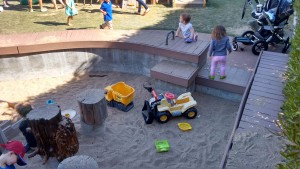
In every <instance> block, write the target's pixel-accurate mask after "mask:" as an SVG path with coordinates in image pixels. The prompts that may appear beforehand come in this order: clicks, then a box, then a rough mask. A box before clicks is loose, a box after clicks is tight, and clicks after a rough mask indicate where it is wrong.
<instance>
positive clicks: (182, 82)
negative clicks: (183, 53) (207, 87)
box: [150, 60, 199, 87]
mask: <svg viewBox="0 0 300 169" xmlns="http://www.w3.org/2000/svg"><path fill="white" fill-rule="evenodd" d="M198 71H199V67H195V66H192V65H190V64H183V63H177V62H172V61H166V60H164V61H162V62H160V63H158V64H157V65H155V66H154V67H153V68H152V69H151V72H150V75H151V77H152V78H154V79H158V80H161V81H165V82H169V83H171V84H175V85H179V86H182V87H189V86H190V85H192V84H193V83H194V82H195V78H196V76H197V74H198Z"/></svg>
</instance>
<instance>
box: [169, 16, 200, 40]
mask: <svg viewBox="0 0 300 169" xmlns="http://www.w3.org/2000/svg"><path fill="white" fill-rule="evenodd" d="M190 21H191V16H190V15H189V14H186V13H183V14H181V15H180V17H179V26H178V29H177V31H176V34H175V36H176V37H181V38H184V40H185V42H186V43H191V42H193V41H197V39H198V35H197V33H196V32H195V30H194V28H193V25H192V24H191V23H190Z"/></svg>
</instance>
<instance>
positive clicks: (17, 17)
mask: <svg viewBox="0 0 300 169" xmlns="http://www.w3.org/2000/svg"><path fill="white" fill-rule="evenodd" d="M9 2H10V3H11V7H10V8H7V10H5V11H4V12H2V13H0V19H1V24H0V34H14V33H24V32H42V31H57V30H66V29H95V28H98V27H99V24H101V23H102V22H103V16H102V14H101V13H100V12H99V10H98V9H99V7H100V4H96V3H94V4H93V5H92V6H90V5H89V4H87V5H85V6H83V4H82V3H81V2H79V4H78V6H77V9H78V11H79V14H78V15H77V16H75V17H74V20H73V21H72V24H73V26H71V27H69V26H66V24H65V23H66V18H67V17H66V16H65V11H64V9H59V10H54V9H51V7H53V5H52V4H51V3H50V2H44V6H45V7H47V8H48V11H47V12H44V13H42V12H39V7H38V5H34V9H35V11H34V12H32V13H30V12H28V9H27V6H24V5H20V3H19V1H9ZM88 2H89V1H88ZM243 3H244V1H241V0H226V1H224V0H210V1H209V2H208V5H207V7H206V8H202V7H199V8H172V7H170V6H168V5H164V4H158V5H149V7H150V9H151V11H150V12H149V13H148V14H147V15H146V16H139V15H134V14H133V13H134V12H135V11H137V9H121V8H114V9H113V26H114V29H122V30H137V29H162V30H174V29H176V28H177V25H178V19H179V15H180V13H182V12H186V13H189V14H190V15H191V16H192V20H191V23H192V24H193V25H194V27H195V29H196V31H198V32H202V33H210V31H211V29H212V28H213V27H214V26H215V25H218V24H222V25H224V26H225V27H226V28H227V31H228V34H230V35H239V34H240V33H241V32H243V31H244V30H246V29H248V26H247V24H246V23H247V20H248V19H249V18H250V17H249V16H250V12H249V8H248V11H247V13H246V18H244V19H243V20H241V13H242V7H243ZM58 7H61V5H60V4H58Z"/></svg>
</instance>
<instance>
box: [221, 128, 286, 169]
mask: <svg viewBox="0 0 300 169" xmlns="http://www.w3.org/2000/svg"><path fill="white" fill-rule="evenodd" d="M285 142H286V140H285V139H284V138H283V137H279V136H276V135H274V134H272V133H270V132H269V131H267V130H266V129H261V130H259V131H244V130H240V131H237V132H236V134H235V136H234V138H233V147H232V149H231V151H230V153H229V158H228V159H227V165H226V169H241V168H243V169H253V168H257V169H273V168H276V165H277V164H278V163H280V162H282V161H283V159H282V157H281V155H280V153H279V152H280V151H281V150H282V148H283V145H284V143H285Z"/></svg>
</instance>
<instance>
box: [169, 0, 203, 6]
mask: <svg viewBox="0 0 300 169" xmlns="http://www.w3.org/2000/svg"><path fill="white" fill-rule="evenodd" d="M175 6H176V7H180V8H185V7H202V6H203V0H176V1H175Z"/></svg>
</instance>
